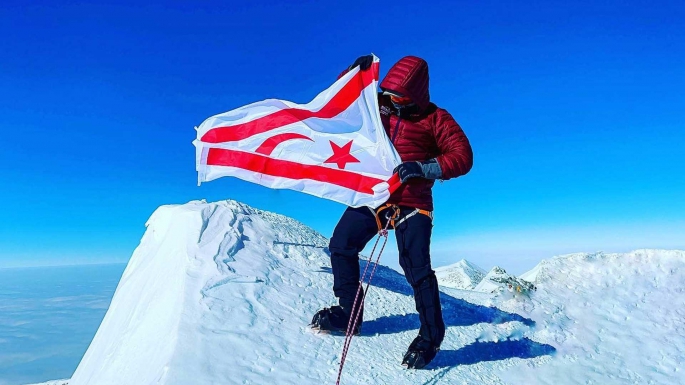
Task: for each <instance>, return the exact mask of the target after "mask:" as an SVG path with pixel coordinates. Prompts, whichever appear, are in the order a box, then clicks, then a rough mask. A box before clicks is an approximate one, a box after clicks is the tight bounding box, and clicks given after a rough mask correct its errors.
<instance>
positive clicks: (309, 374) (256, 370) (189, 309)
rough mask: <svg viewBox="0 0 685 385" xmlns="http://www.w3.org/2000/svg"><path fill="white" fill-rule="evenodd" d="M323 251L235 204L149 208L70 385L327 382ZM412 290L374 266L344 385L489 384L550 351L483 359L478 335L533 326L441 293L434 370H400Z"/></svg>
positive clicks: (330, 372)
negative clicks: (320, 326) (321, 328)
mask: <svg viewBox="0 0 685 385" xmlns="http://www.w3.org/2000/svg"><path fill="white" fill-rule="evenodd" d="M326 245H327V239H326V238H325V237H323V236H322V235H320V234H318V233H316V232H314V231H313V230H311V229H309V228H308V227H306V226H304V225H302V224H300V223H298V222H296V221H294V220H292V219H289V218H286V217H283V216H280V215H276V214H272V213H268V212H263V211H260V210H256V209H253V208H250V207H248V206H246V205H243V204H240V203H237V202H233V201H226V202H219V203H204V202H199V201H196V202H190V203H188V204H185V205H178V206H163V207H160V208H159V209H158V210H157V211H156V212H155V213H154V214H153V215H152V217H151V218H150V220H149V221H148V228H147V231H146V233H145V235H144V237H143V239H142V241H141V244H140V246H139V247H138V248H137V249H136V251H135V252H134V254H133V257H132V258H131V260H130V262H129V265H128V267H127V268H126V271H125V272H124V275H123V277H122V280H121V282H120V284H119V286H118V287H117V291H116V293H115V295H114V298H113V299H112V304H111V306H110V309H109V311H108V312H107V315H106V316H105V318H104V320H103V322H102V325H101V326H100V328H99V330H98V332H97V334H96V336H95V338H94V339H93V342H92V344H91V345H90V347H89V349H88V351H87V352H86V354H85V356H84V357H83V360H82V362H81V363H80V364H79V366H78V368H77V370H76V372H75V373H74V376H73V378H72V379H71V381H70V385H85V384H98V385H108V384H117V385H120V384H191V383H192V384H213V383H221V384H243V383H253V384H262V383H278V384H298V385H302V384H319V383H334V382H335V377H336V375H337V368H338V362H339V359H340V352H341V348H342V344H343V341H344V338H341V337H333V336H324V335H315V334H313V333H312V332H311V331H309V328H308V327H307V324H308V323H309V321H310V320H311V316H312V315H313V313H314V312H315V311H316V310H317V309H319V308H321V307H323V306H326V305H330V304H332V303H333V302H334V297H333V294H332V290H331V287H332V276H331V274H330V264H329V256H328V255H327V253H326V250H325V246H326ZM411 293H412V291H411V288H410V287H409V286H408V285H407V284H406V281H405V280H404V277H403V276H402V275H401V274H399V273H397V272H395V271H394V270H391V269H389V268H387V267H384V266H379V268H378V272H377V274H376V277H375V278H374V287H373V288H372V289H371V290H370V292H369V294H368V296H367V307H366V311H365V314H364V315H365V320H366V322H365V323H364V326H363V335H362V336H360V337H357V338H355V340H354V341H353V343H352V347H351V350H350V353H349V355H348V359H347V364H346V367H345V374H344V375H343V383H345V384H369V383H377V384H416V383H432V382H436V381H438V380H439V381H450V382H463V381H481V380H483V379H487V381H488V383H501V382H500V381H499V380H498V376H497V375H496V374H495V372H494V369H496V368H499V369H505V368H509V367H512V366H515V365H520V364H521V363H522V361H521V359H519V358H516V357H518V356H523V357H528V358H530V359H529V360H528V361H529V364H539V363H541V362H544V361H546V360H547V359H548V357H547V356H545V354H547V353H549V352H551V351H552V350H553V348H552V347H551V346H544V345H540V344H537V343H535V342H533V341H530V340H525V341H522V342H521V343H520V344H516V346H515V349H516V352H513V353H512V356H511V357H508V356H507V357H502V358H503V359H501V360H498V361H492V362H490V361H489V360H488V359H487V358H484V357H486V355H489V350H490V349H492V347H493V346H492V343H482V344H476V345H473V344H474V341H475V340H476V338H477V337H478V336H480V335H483V334H484V333H486V332H487V331H488V330H490V329H493V328H495V329H498V330H499V329H501V330H500V333H505V334H511V333H514V331H515V330H524V331H525V330H528V329H529V325H531V324H532V321H530V320H527V319H524V318H523V317H520V316H518V315H516V314H510V313H506V312H502V311H500V310H498V309H495V308H488V307H484V306H481V305H478V304H477V303H474V302H478V301H484V300H487V298H486V296H483V295H480V294H478V293H468V292H461V293H464V295H467V296H471V297H473V298H470V297H469V298H470V299H469V300H466V301H465V300H463V299H461V298H460V297H459V295H457V294H449V293H446V294H444V295H443V297H442V300H443V303H444V312H445V319H446V323H447V324H448V326H449V328H448V332H447V340H446V341H445V343H444V344H443V352H441V353H440V356H439V357H438V358H437V359H436V361H435V363H434V364H433V366H432V368H433V369H432V370H428V371H406V370H404V369H403V368H402V367H401V365H400V360H401V356H402V354H403V353H404V351H405V350H406V347H407V346H408V345H409V343H410V342H411V340H412V339H413V338H414V337H415V336H416V333H417V331H418V317H417V315H416V313H415V311H414V309H413V308H414V304H413V298H412V297H411ZM469 301H471V302H469ZM517 333H518V334H521V333H523V332H517ZM464 347H467V349H466V350H463V349H464ZM505 348H508V347H505ZM505 356H506V354H505ZM533 357H535V358H533ZM459 362H462V363H474V364H475V365H463V366H457V364H458V363H459ZM431 381H432V382H431Z"/></svg>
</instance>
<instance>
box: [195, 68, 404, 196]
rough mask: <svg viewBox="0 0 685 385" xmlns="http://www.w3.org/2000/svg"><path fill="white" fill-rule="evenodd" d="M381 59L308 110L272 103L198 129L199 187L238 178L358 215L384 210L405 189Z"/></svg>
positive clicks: (349, 77)
mask: <svg viewBox="0 0 685 385" xmlns="http://www.w3.org/2000/svg"><path fill="white" fill-rule="evenodd" d="M379 64H380V61H379V59H378V58H377V57H376V56H374V60H373V64H372V65H371V67H370V68H369V69H368V70H365V71H361V70H360V69H359V67H356V68H354V69H352V70H351V71H349V72H348V73H347V74H345V75H344V76H342V77H341V78H340V79H338V81H336V82H335V83H334V84H333V85H332V86H331V87H330V88H328V89H327V90H325V91H323V92H322V93H320V94H319V95H318V96H317V97H316V98H314V100H312V101H311V102H309V103H307V104H303V105H299V104H296V103H292V102H288V101H284V100H277V99H268V100H264V101H262V102H257V103H253V104H250V105H247V106H244V107H241V108H238V109H235V110H232V111H229V112H225V113H223V114H219V115H215V116H212V117H210V118H208V119H207V120H205V121H204V122H202V124H201V125H200V126H199V127H197V128H196V130H197V140H195V141H194V142H193V144H194V145H195V147H196V168H197V172H198V183H202V182H207V181H211V180H214V179H217V178H220V177H223V176H233V177H237V178H240V179H243V180H246V181H249V182H254V183H257V184H260V185H263V186H266V187H269V188H274V189H291V190H296V191H302V192H304V193H307V194H312V195H315V196H318V197H321V198H326V199H330V200H333V201H336V202H340V203H343V204H346V205H348V206H352V207H359V206H369V207H378V206H380V205H381V204H383V203H384V202H385V201H387V199H388V198H389V197H390V194H391V193H392V191H394V189H396V188H397V187H399V179H398V177H397V176H396V175H395V176H393V173H392V171H393V169H394V168H395V167H396V166H397V165H399V164H400V163H401V159H400V157H399V155H398V154H397V151H396V150H395V148H394V147H393V145H392V143H391V142H390V140H389V139H388V137H387V135H386V133H385V130H384V129H383V124H382V123H381V119H380V115H379V111H378V99H377V94H376V93H377V84H378V77H379Z"/></svg>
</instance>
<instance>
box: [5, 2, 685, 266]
mask: <svg viewBox="0 0 685 385" xmlns="http://www.w3.org/2000/svg"><path fill="white" fill-rule="evenodd" d="M393 4H394V6H393V7H384V9H383V10H382V11H376V12H370V11H366V10H367V9H368V5H366V3H364V2H351V3H349V2H348V3H346V4H344V5H330V4H323V3H316V2H306V3H302V4H297V5H293V4H283V3H279V2H265V3H259V4H254V3H253V4H241V5H240V7H236V6H234V5H231V4H224V3H220V2H209V3H203V4H192V5H191V4H186V3H183V2H176V1H172V2H166V3H165V4H157V3H146V4H144V5H141V4H138V3H136V2H131V1H123V2H118V3H117V4H110V3H107V2H90V3H87V4H84V3H69V4H60V5H59V6H55V5H54V4H52V3H51V2H47V1H44V0H43V1H36V2H31V4H24V3H22V2H9V3H5V4H4V5H3V6H0V19H1V20H3V23H0V32H3V34H4V35H5V36H8V37H11V38H8V39H4V40H2V41H0V50H2V51H3V53H5V57H6V59H5V61H4V62H3V71H2V73H0V91H1V92H0V117H1V118H2V119H1V120H0V126H1V127H2V130H3V134H4V135H3V136H4V138H5V141H4V142H3V143H4V151H0V164H3V165H4V167H0V183H1V184H2V186H3V188H2V189H0V199H2V200H3V201H5V202H8V203H9V204H8V205H7V206H8V207H6V208H5V210H3V212H2V213H0V266H8V265H16V266H19V265H21V266H27V267H28V266H30V265H34V266H35V265H74V264H77V265H80V264H83V263H94V264H100V263H102V262H106V261H111V262H113V263H117V261H122V263H125V262H126V261H128V259H129V258H130V256H131V255H132V253H133V250H134V249H135V247H136V246H137V245H138V243H139V241H140V238H141V237H142V234H143V232H144V230H145V227H144V224H145V222H146V221H147V219H148V218H149V216H150V214H151V213H152V212H153V211H154V210H155V209H156V208H157V207H159V206H160V205H164V204H172V203H173V204H182V203H185V202H188V201H191V200H197V199H206V200H207V201H219V200H225V199H234V200H237V201H240V202H244V203H246V204H248V205H250V206H252V207H255V208H259V209H263V210H267V211H272V212H276V213H279V214H283V215H286V216H289V217H292V218H295V219H297V220H299V221H300V222H302V223H304V224H306V225H308V226H310V227H312V228H314V229H315V230H317V231H319V232H320V233H321V234H323V235H325V236H327V237H328V236H330V234H331V233H332V230H333V228H334V226H335V224H336V223H337V221H338V219H339V217H340V215H341V214H342V212H343V210H344V206H342V205H340V204H337V203H335V202H331V201H326V200H323V199H319V198H315V197H312V196H308V195H305V194H301V193H296V192H293V191H287V190H269V189H267V188H264V187H261V186H257V185H253V184H250V183H247V182H243V181H241V180H238V179H235V178H222V179H219V180H216V181H213V182H211V183H204V184H203V185H202V186H201V187H197V186H196V181H197V175H196V172H195V153H194V148H193V145H192V143H191V142H192V140H193V139H194V138H195V131H194V129H193V127H194V126H197V125H199V124H200V123H201V122H202V121H203V120H204V119H206V118H207V117H209V116H211V115H214V114H217V113H221V112H224V111H228V110H231V109H234V108H237V107H240V106H243V105H246V104H249V103H251V102H254V101H258V100H263V99H266V98H272V97H273V98H280V99H285V100H292V101H295V102H297V103H306V102H308V101H310V100H311V99H312V98H314V96H315V95H316V94H317V93H319V92H320V91H322V90H324V89H326V88H327V87H329V86H330V85H331V84H332V83H333V82H334V81H335V79H336V77H337V75H338V74H339V73H340V71H341V70H342V69H344V68H346V67H347V66H348V65H350V64H351V63H352V62H353V61H354V60H355V59H356V58H357V57H358V56H360V55H364V54H368V53H370V52H373V53H375V54H376V55H377V56H379V57H380V59H381V64H380V65H381V77H382V76H384V75H385V73H387V71H388V69H389V68H390V66H391V65H392V64H393V63H394V62H395V61H397V60H398V59H400V58H401V57H403V56H405V55H417V56H420V57H423V58H425V59H426V60H427V62H428V64H429V68H430V76H431V85H430V90H431V91H430V92H431V98H432V100H433V101H434V102H435V103H436V104H437V105H438V106H440V107H442V108H445V109H446V110H447V111H449V112H450V113H451V114H452V115H453V116H454V118H455V119H456V121H457V122H459V124H460V125H461V126H462V128H463V129H464V131H465V133H466V135H467V136H468V138H469V140H470V141H471V144H472V146H473V150H474V167H473V169H472V171H471V172H470V173H469V174H468V175H466V176H464V177H460V178H457V179H454V180H450V181H446V182H445V183H436V186H435V187H434V189H433V195H434V199H435V212H434V214H435V220H434V229H433V248H432V252H433V266H434V267H439V266H445V265H449V264H451V263H454V262H457V261H458V260H460V259H462V258H463V259H467V260H468V261H470V262H472V263H474V264H476V265H478V266H481V267H483V268H488V267H491V266H494V265H499V266H502V267H503V268H505V269H507V270H511V271H519V270H521V269H525V268H528V269H530V268H533V267H534V266H535V264H536V263H533V262H534V261H539V260H540V259H544V258H551V257H553V256H556V255H563V254H569V253H575V252H594V251H596V250H605V251H606V252H626V251H629V250H635V249H655V248H656V249H681V250H682V249H685V237H683V236H682V234H685V199H682V197H683V196H685V180H684V179H683V178H682V177H681V178H678V177H677V175H685V162H683V159H685V146H683V145H682V143H685V130H683V122H685V99H684V98H682V90H683V89H685V68H683V66H682V65H681V64H680V63H682V62H683V61H684V60H685V51H683V50H682V49H678V48H677V47H682V46H685V28H682V27H683V24H682V20H685V7H683V6H682V4H681V3H679V2H665V3H663V4H660V6H659V7H653V6H649V5H645V4H644V3H642V2H638V1H631V2H618V1H615V2H611V1H610V2H605V3H601V4H598V3H595V2H588V3H573V4H569V3H567V2H562V1H553V2H548V3H545V4H537V5H529V4H523V5H522V4H518V5H511V4H500V3H498V2H494V1H492V2H490V1H486V2H478V3H471V2H465V1H462V2H447V1H439V2H435V3H432V4H431V6H426V7H416V4H415V2H411V1H404V0H400V1H395V2H394V3H393ZM407 15H411V18H410V20H411V23H407V25H408V26H410V27H411V31H412V32H414V31H415V33H406V31H401V27H403V26H404V22H403V23H401V24H402V25H398V20H402V21H404V20H407V19H408V18H407ZM407 28H408V27H407ZM393 243H394V242H393ZM393 249H394V248H393V247H391V248H389V250H388V254H389V255H386V256H385V257H384V258H383V262H382V263H384V264H386V265H388V266H390V267H393V268H394V269H396V270H397V261H396V259H395V258H394V256H393V255H392V254H391V253H390V251H394V250H393ZM395 252H396V251H395ZM524 271H525V270H524Z"/></svg>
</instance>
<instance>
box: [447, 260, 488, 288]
mask: <svg viewBox="0 0 685 385" xmlns="http://www.w3.org/2000/svg"><path fill="white" fill-rule="evenodd" d="M435 276H436V277H437V278H438V284H439V285H440V286H445V287H451V288H453V289H464V290H470V289H473V288H474V287H475V286H476V285H478V283H479V282H480V281H481V280H482V279H483V277H485V271H484V270H483V269H481V268H480V267H478V266H476V265H474V264H473V263H471V262H469V261H467V260H465V259H462V260H461V261H459V262H457V263H454V264H451V265H448V266H442V267H438V268H436V269H435Z"/></svg>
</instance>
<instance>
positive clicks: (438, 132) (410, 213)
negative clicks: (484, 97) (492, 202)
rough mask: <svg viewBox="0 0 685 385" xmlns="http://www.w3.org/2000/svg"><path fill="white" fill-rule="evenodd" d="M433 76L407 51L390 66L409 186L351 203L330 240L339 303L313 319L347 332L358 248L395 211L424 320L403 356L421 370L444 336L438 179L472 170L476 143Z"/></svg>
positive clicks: (390, 129)
mask: <svg viewBox="0 0 685 385" xmlns="http://www.w3.org/2000/svg"><path fill="white" fill-rule="evenodd" d="M372 62H373V56H372V55H368V56H362V57H360V58H358V59H357V60H356V61H355V62H354V64H352V66H350V67H349V68H348V71H349V70H350V69H352V68H354V67H356V66H359V67H360V70H362V71H363V70H367V69H368V68H369V67H370V66H371V64H372ZM345 72H346V71H345ZM345 72H343V74H344V73H345ZM428 80H429V78H428V64H427V63H426V61H425V60H423V59H421V58H418V57H416V56H406V57H404V58H402V59H400V60H399V61H398V62H397V63H395V65H393V66H392V68H390V70H389V71H388V74H387V75H386V76H385V78H384V79H383V81H382V82H381V84H380V89H381V92H380V93H379V94H378V102H379V108H380V115H381V120H382V122H383V126H384V128H385V131H386V133H387V135H388V137H389V138H390V140H391V141H392V143H393V145H394V146H395V148H396V150H397V152H398V154H399V155H400V158H401V159H402V162H403V163H401V164H400V165H399V166H398V167H397V168H396V169H395V172H396V173H398V174H399V177H400V180H401V181H402V185H401V186H400V187H399V188H398V189H397V190H396V191H395V192H394V193H392V195H391V196H390V198H389V200H388V201H387V203H386V204H384V205H382V206H381V207H378V208H376V209H370V208H369V207H358V208H353V207H348V208H347V209H346V210H345V212H344V213H343V215H342V218H340V221H339V222H338V224H337V226H336V227H335V230H334V231H333V236H332V237H331V240H330V244H329V250H330V255H331V267H332V270H333V292H334V294H335V296H336V297H337V298H338V303H339V305H336V306H332V307H330V308H324V309H322V310H320V311H318V312H317V313H316V314H315V315H314V318H313V319H312V326H313V327H314V328H317V329H320V330H324V331H329V332H340V333H345V332H346V331H347V327H348V322H349V320H350V315H351V314H352V311H353V305H354V303H355V297H356V296H357V291H358V289H359V286H360V282H359V275H360V269H359V253H360V252H361V251H362V250H363V249H364V247H365V246H366V244H367V243H368V242H369V241H370V240H371V239H373V237H374V236H375V235H376V234H377V233H378V232H379V231H380V230H381V229H382V228H385V226H386V225H388V224H387V221H388V220H391V219H390V217H391V214H392V216H394V217H395V218H394V220H392V222H391V224H390V225H389V227H390V228H394V231H395V237H396V240H397V248H398V251H399V262H400V266H401V267H402V270H403V271H404V275H405V277H406V279H407V282H408V283H409V284H410V285H411V287H412V289H413V293H414V300H415V302H416V310H417V312H418V313H419V319H420V321H421V328H420V329H419V334H418V336H417V337H416V338H415V339H414V341H413V342H412V343H411V344H410V346H409V348H408V350H407V352H406V353H405V355H404V357H403V360H402V364H403V365H405V366H406V367H408V368H415V369H420V368H423V367H424V366H426V365H427V364H428V363H429V362H431V360H432V359H433V358H434V357H435V355H436V354H437V352H438V350H439V348H440V344H441V343H442V341H443V339H444V337H445V324H444V321H443V318H442V309H441V305H440V292H439V290H438V281H437V279H436V277H435V272H434V271H433V270H432V268H431V261H430V238H431V232H432V227H433V224H432V220H433V213H432V212H433V197H432V187H433V184H434V183H435V180H448V179H452V178H456V177H458V176H461V175H464V174H466V173H468V172H469V170H470V169H471V167H472V164H473V153H472V150H471V145H470V143H469V141H468V139H467V137H466V135H465V134H464V132H463V131H462V129H461V127H460V126H459V124H457V122H456V121H455V120H454V119H453V118H452V116H451V115H450V114H449V113H448V112H447V111H445V110H444V109H442V108H439V107H437V106H436V105H435V104H433V103H432V102H431V100H430V94H429V89H428ZM362 291H363V290H362ZM361 296H363V293H362V294H361ZM357 303H358V305H357V306H359V307H360V309H359V311H358V314H359V317H360V318H358V322H357V328H355V330H354V331H353V334H358V333H359V331H360V327H361V326H360V325H361V320H362V319H363V308H361V306H362V305H361V303H363V300H359V301H358V302H357Z"/></svg>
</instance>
